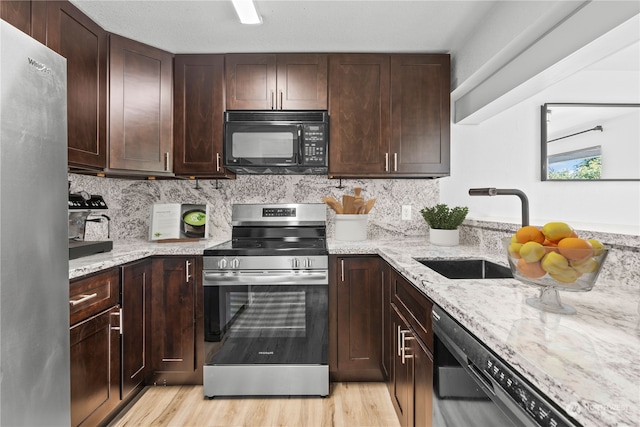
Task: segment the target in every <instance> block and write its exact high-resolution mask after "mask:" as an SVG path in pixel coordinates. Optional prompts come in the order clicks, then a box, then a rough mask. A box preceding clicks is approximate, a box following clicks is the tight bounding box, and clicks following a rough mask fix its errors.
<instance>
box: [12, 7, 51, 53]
mask: <svg viewBox="0 0 640 427" xmlns="http://www.w3.org/2000/svg"><path fill="white" fill-rule="evenodd" d="M0 18H2V19H3V20H4V21H6V22H8V23H9V24H11V25H13V26H14V27H16V28H17V29H19V30H20V31H22V32H23V33H25V34H29V35H30V36H31V37H33V38H34V39H36V40H38V41H39V42H40V43H42V44H46V43H47V34H46V31H47V2H44V1H29V0H0Z"/></svg>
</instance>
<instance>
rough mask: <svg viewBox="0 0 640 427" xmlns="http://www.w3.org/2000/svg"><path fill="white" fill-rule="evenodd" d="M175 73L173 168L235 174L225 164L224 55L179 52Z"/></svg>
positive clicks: (178, 171)
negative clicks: (223, 150)
mask: <svg viewBox="0 0 640 427" xmlns="http://www.w3.org/2000/svg"><path fill="white" fill-rule="evenodd" d="M174 76H175V83H174V115H173V119H174V136H173V138H174V139H173V144H174V146H173V152H174V163H173V171H174V172H175V173H176V174H177V175H193V176H200V177H225V176H234V175H233V174H232V173H229V172H226V170H225V169H224V168H223V167H222V127H223V121H224V55H177V56H176V58H175V70H174Z"/></svg>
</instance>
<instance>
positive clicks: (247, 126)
mask: <svg viewBox="0 0 640 427" xmlns="http://www.w3.org/2000/svg"><path fill="white" fill-rule="evenodd" d="M223 154H224V166H225V168H227V169H229V170H231V171H234V172H236V173H239V174H298V175H303V174H314V175H323V174H325V175H326V174H327V173H328V165H329V114H328V112H327V111H236V110H234V111H227V112H225V114H224V149H223Z"/></svg>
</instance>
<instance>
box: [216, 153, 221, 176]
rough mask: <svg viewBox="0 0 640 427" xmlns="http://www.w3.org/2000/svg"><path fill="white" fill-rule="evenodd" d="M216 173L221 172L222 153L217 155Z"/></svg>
mask: <svg viewBox="0 0 640 427" xmlns="http://www.w3.org/2000/svg"><path fill="white" fill-rule="evenodd" d="M216 172H220V153H216Z"/></svg>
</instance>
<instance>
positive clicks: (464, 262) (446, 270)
mask: <svg viewBox="0 0 640 427" xmlns="http://www.w3.org/2000/svg"><path fill="white" fill-rule="evenodd" d="M415 260H416V261H418V262H419V263H420V264H422V265H425V266H427V267H429V268H430V269H432V270H434V271H436V272H437V273H439V274H441V275H443V276H444V277H447V278H449V279H507V278H513V275H512V274H511V269H510V268H509V267H505V266H503V265H500V264H496V263H495V262H491V261H487V260H485V259H425V258H415Z"/></svg>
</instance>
